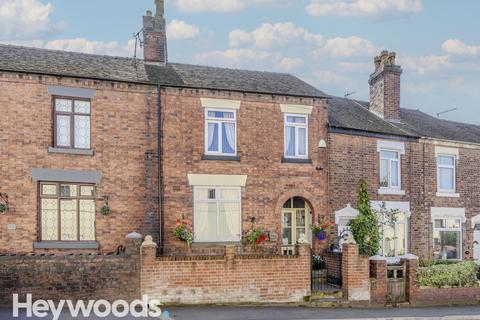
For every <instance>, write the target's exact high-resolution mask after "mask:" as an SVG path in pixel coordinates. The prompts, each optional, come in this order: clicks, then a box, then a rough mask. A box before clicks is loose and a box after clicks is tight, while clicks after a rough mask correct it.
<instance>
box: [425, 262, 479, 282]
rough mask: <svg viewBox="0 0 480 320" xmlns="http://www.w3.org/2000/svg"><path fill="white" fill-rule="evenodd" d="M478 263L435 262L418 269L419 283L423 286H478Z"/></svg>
mask: <svg viewBox="0 0 480 320" xmlns="http://www.w3.org/2000/svg"><path fill="white" fill-rule="evenodd" d="M477 273H478V265H477V264H476V263H475V262H472V261H465V262H460V263H454V264H435V265H431V266H428V267H420V268H418V269H417V283H418V285H419V286H421V287H433V288H442V287H474V286H478V284H479V280H478V278H477Z"/></svg>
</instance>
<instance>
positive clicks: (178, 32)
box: [167, 20, 200, 40]
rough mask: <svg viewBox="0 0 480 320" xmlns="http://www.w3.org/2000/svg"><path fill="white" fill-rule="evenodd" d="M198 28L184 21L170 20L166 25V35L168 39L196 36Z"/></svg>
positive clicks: (183, 38)
mask: <svg viewBox="0 0 480 320" xmlns="http://www.w3.org/2000/svg"><path fill="white" fill-rule="evenodd" d="M199 33H200V29H199V28H198V27H197V26H195V25H191V24H188V23H186V22H185V21H180V20H172V21H171V22H170V23H169V24H168V25H167V37H168V39H169V40H185V39H192V38H195V37H196V36H198V34H199Z"/></svg>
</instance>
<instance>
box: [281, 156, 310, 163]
mask: <svg viewBox="0 0 480 320" xmlns="http://www.w3.org/2000/svg"><path fill="white" fill-rule="evenodd" d="M282 163H304V164H312V159H297V158H285V157H283V158H282Z"/></svg>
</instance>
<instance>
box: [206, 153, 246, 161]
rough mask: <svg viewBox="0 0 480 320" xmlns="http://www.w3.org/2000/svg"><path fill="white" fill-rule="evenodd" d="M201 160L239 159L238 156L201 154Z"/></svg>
mask: <svg viewBox="0 0 480 320" xmlns="http://www.w3.org/2000/svg"><path fill="white" fill-rule="evenodd" d="M202 160H214V161H240V157H239V156H215V155H209V154H204V155H202Z"/></svg>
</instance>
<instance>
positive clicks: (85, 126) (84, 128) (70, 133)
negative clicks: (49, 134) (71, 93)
mask: <svg viewBox="0 0 480 320" xmlns="http://www.w3.org/2000/svg"><path fill="white" fill-rule="evenodd" d="M90 114H91V108H90V100H82V99H72V98H60V97H56V98H55V99H54V123H55V135H54V143H55V147H58V148H73V149H90V134H91V133H90Z"/></svg>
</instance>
